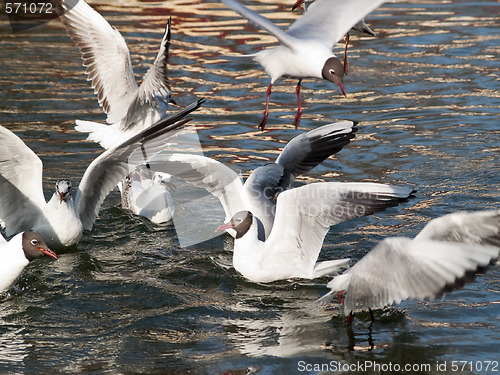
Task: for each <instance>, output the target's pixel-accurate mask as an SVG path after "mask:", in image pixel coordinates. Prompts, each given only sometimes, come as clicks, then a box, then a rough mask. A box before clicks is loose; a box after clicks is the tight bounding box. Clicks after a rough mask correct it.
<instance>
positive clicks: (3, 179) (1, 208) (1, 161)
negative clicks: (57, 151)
mask: <svg viewBox="0 0 500 375" xmlns="http://www.w3.org/2000/svg"><path fill="white" fill-rule="evenodd" d="M42 169H43V166H42V161H41V160H40V159H39V158H38V156H36V155H35V153H34V152H33V151H32V150H30V149H29V147H28V146H26V145H25V144H24V142H23V141H22V140H21V139H19V137H18V136H17V135H15V134H14V133H12V132H11V131H10V130H8V129H6V128H4V127H3V126H0V221H2V222H3V224H4V225H5V227H6V234H7V236H11V235H13V234H15V233H18V232H20V231H23V230H29V229H31V226H32V225H33V223H34V221H35V220H36V218H37V217H38V216H39V215H41V210H42V208H43V206H44V205H45V204H46V202H45V198H44V196H43V190H42Z"/></svg>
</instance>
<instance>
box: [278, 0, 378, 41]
mask: <svg viewBox="0 0 500 375" xmlns="http://www.w3.org/2000/svg"><path fill="white" fill-rule="evenodd" d="M384 2H385V0H349V1H345V0H317V1H315V2H314V5H313V6H311V7H309V9H308V10H307V12H305V13H304V14H303V15H302V16H301V17H300V18H299V19H297V21H295V22H294V23H293V24H292V25H291V26H290V27H289V28H288V30H287V31H286V33H287V34H288V35H290V36H292V37H295V38H299V39H317V40H324V41H325V42H326V43H327V44H328V45H329V46H330V48H332V49H333V46H334V45H335V43H337V42H338V41H339V40H340V39H341V38H342V37H343V36H344V35H345V34H346V33H347V32H348V31H349V30H350V29H351V27H353V26H354V25H355V24H356V23H358V21H360V20H361V19H362V18H364V17H365V16H366V15H367V14H369V13H370V12H371V11H373V10H374V9H376V8H378V7H379V6H380V5H382V4H383V3H384Z"/></svg>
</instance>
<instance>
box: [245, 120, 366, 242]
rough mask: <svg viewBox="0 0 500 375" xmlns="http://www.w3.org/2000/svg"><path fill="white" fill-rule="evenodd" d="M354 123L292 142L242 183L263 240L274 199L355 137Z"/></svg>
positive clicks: (340, 124)
mask: <svg viewBox="0 0 500 375" xmlns="http://www.w3.org/2000/svg"><path fill="white" fill-rule="evenodd" d="M354 125H356V123H355V122H353V121H341V122H338V123H334V124H327V125H323V126H321V127H319V128H316V129H313V130H311V131H308V132H306V133H302V134H300V135H298V136H297V137H295V138H293V139H292V140H291V141H290V142H288V143H287V144H286V146H285V147H284V148H283V150H282V151H281V153H280V155H279V156H278V158H277V159H276V162H275V163H269V164H266V165H264V166H262V167H259V168H257V169H255V170H254V171H253V172H252V174H251V175H250V176H249V177H248V179H247V180H246V181H245V185H244V189H245V192H246V196H247V197H248V198H249V199H250V202H251V206H250V207H251V210H250V211H251V212H252V214H253V215H254V216H257V217H258V218H259V220H260V221H261V222H262V224H263V225H264V229H265V232H266V238H267V236H268V235H269V233H270V232H271V229H272V227H273V222H274V214H275V208H276V204H275V197H276V195H277V194H279V193H281V192H283V191H285V190H288V189H289V188H290V186H291V185H292V183H293V181H294V180H295V177H296V176H298V175H301V174H304V173H306V172H309V171H310V170H311V169H313V168H314V167H316V166H317V165H318V164H320V163H321V162H323V161H324V160H325V159H326V158H328V157H329V156H331V155H333V154H335V153H337V152H339V151H340V150H341V149H342V147H344V146H345V145H347V144H348V143H349V142H350V141H351V139H353V138H354V137H355V134H354V133H355V132H356V130H357V129H356V128H354Z"/></svg>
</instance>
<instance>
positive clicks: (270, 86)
mask: <svg viewBox="0 0 500 375" xmlns="http://www.w3.org/2000/svg"><path fill="white" fill-rule="evenodd" d="M272 87H273V84H272V83H270V84H269V87H268V88H267V94H266V109H265V110H264V116H262V120H260V122H259V128H260V130H264V128H265V126H266V122H267V116H268V115H269V97H270V96H271V89H272Z"/></svg>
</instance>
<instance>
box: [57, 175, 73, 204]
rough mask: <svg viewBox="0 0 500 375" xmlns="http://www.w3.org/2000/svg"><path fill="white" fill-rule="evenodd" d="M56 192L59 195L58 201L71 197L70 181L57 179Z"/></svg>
mask: <svg viewBox="0 0 500 375" xmlns="http://www.w3.org/2000/svg"><path fill="white" fill-rule="evenodd" d="M56 193H57V194H58V195H59V203H62V202H63V201H68V200H69V199H71V181H70V180H58V181H57V182H56Z"/></svg>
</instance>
